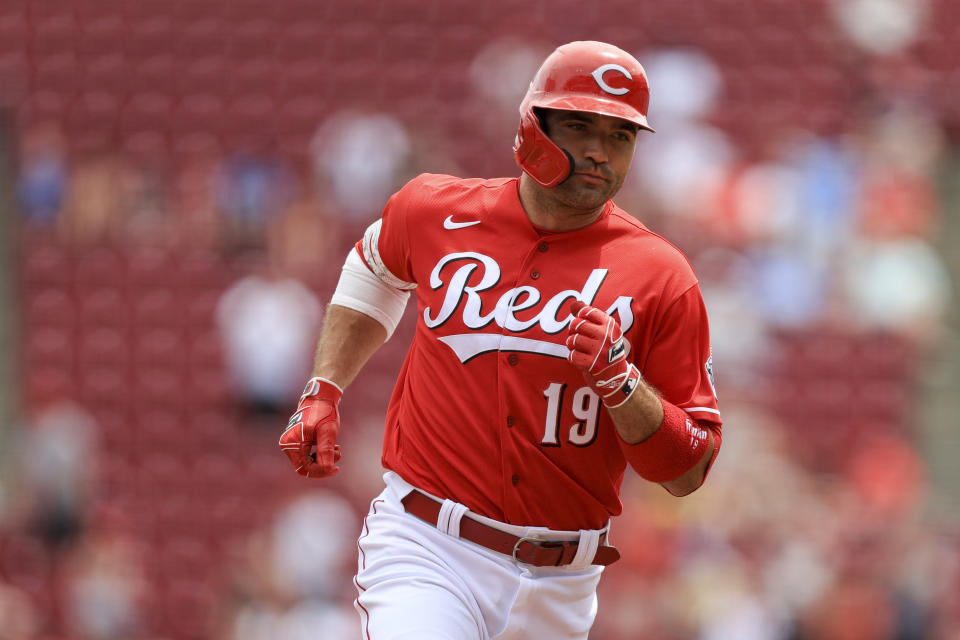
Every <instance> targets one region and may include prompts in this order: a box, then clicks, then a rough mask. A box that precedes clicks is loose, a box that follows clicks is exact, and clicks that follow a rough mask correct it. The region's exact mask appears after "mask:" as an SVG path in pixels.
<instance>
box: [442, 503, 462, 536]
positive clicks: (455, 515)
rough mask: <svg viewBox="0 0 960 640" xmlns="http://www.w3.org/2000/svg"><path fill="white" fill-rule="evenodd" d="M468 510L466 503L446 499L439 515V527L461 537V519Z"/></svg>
mask: <svg viewBox="0 0 960 640" xmlns="http://www.w3.org/2000/svg"><path fill="white" fill-rule="evenodd" d="M466 512H467V507H466V505H462V504H460V503H457V502H454V501H453V500H444V501H443V505H442V506H441V507H440V514H439V515H438V516H437V529H439V530H440V531H443V532H444V533H446V534H447V535H451V536H453V537H455V538H459V537H460V519H461V518H462V517H463V514H465V513H466Z"/></svg>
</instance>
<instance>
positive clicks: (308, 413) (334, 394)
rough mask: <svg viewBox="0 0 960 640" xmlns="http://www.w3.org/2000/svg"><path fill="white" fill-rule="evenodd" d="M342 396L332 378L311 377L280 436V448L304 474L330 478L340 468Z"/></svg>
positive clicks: (297, 469)
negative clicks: (339, 439)
mask: <svg viewBox="0 0 960 640" xmlns="http://www.w3.org/2000/svg"><path fill="white" fill-rule="evenodd" d="M341 395H343V391H342V390H341V389H340V387H338V386H337V385H336V384H334V383H332V382H330V381H329V380H325V379H324V378H311V379H310V381H309V382H307V386H306V388H305V389H304V390H303V395H302V396H300V404H299V405H298V406H297V410H296V411H295V412H294V414H293V415H292V416H290V421H289V422H288V423H287V427H286V429H284V431H283V434H282V435H281V436H280V450H281V451H283V452H284V453H285V454H287V457H288V458H290V462H291V463H293V466H294V468H295V469H296V471H297V473H299V474H300V475H302V476H306V477H308V478H326V477H329V476H332V475H333V474H335V473H336V472H338V471H339V470H340V467H338V466H336V463H337V461H339V460H340V445H338V444H337V435H338V434H339V433H340V413H339V411H338V405H339V404H340V396H341Z"/></svg>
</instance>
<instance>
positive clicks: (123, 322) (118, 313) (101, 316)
mask: <svg viewBox="0 0 960 640" xmlns="http://www.w3.org/2000/svg"><path fill="white" fill-rule="evenodd" d="M129 306H130V302H129V299H128V298H127V297H126V295H125V294H124V291H123V290H121V289H120V288H119V287H116V286H114V287H111V286H104V287H99V288H95V289H90V290H88V291H87V293H85V294H83V295H82V296H79V308H80V313H79V319H80V323H81V325H82V326H83V327H86V328H93V327H97V326H114V327H124V326H127V324H128V323H129V321H130V312H129Z"/></svg>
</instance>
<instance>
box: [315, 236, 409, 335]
mask: <svg viewBox="0 0 960 640" xmlns="http://www.w3.org/2000/svg"><path fill="white" fill-rule="evenodd" d="M409 297H410V292H409V291H401V290H400V289H396V288H394V287H391V286H390V285H388V284H387V283H385V282H384V281H383V280H381V279H380V278H378V277H377V276H376V274H374V273H373V272H372V271H370V269H368V268H367V265H365V264H364V263H363V260H362V259H361V258H360V254H358V253H357V250H356V248H354V249H352V250H351V251H350V253H349V254H347V260H346V262H344V263H343V270H342V271H341V272H340V281H339V282H337V289H336V291H334V292H333V297H332V298H330V304H336V305H340V306H341V307H347V308H349V309H353V310H354V311H359V312H360V313H362V314H364V315H367V316H370V317H371V318H373V319H374V320H376V321H377V322H379V323H380V324H382V325H383V328H384V329H386V330H387V340H389V339H390V336H392V335H393V332H394V330H395V329H396V328H397V324H398V323H399V322H400V318H401V317H403V310H404V308H405V307H406V306H407V298H409Z"/></svg>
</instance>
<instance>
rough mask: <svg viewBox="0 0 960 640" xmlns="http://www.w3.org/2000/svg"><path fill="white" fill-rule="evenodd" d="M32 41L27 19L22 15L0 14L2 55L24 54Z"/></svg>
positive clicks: (0, 49) (0, 51) (0, 48)
mask: <svg viewBox="0 0 960 640" xmlns="http://www.w3.org/2000/svg"><path fill="white" fill-rule="evenodd" d="M29 40H30V35H29V26H28V24H27V19H26V17H25V15H23V14H22V13H0V54H5V53H22V52H24V51H26V50H27V43H28V42H29Z"/></svg>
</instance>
